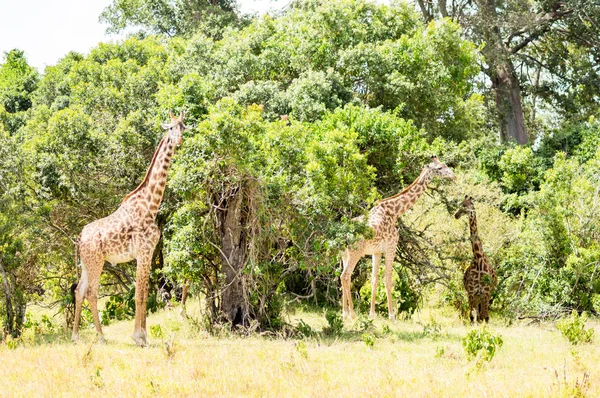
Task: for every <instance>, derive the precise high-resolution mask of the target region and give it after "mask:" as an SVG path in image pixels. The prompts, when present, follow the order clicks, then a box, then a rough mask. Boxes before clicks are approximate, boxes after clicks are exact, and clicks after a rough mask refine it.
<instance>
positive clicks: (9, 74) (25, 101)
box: [0, 49, 39, 134]
mask: <svg viewBox="0 0 600 398" xmlns="http://www.w3.org/2000/svg"><path fill="white" fill-rule="evenodd" d="M38 80H39V74H38V72H37V70H35V69H34V68H32V67H31V66H29V65H28V64H27V60H26V59H25V55H24V52H23V51H21V50H16V49H15V50H12V51H9V52H7V53H4V64H2V65H0V122H2V123H4V125H5V127H6V129H7V130H8V131H9V132H10V133H11V134H14V133H15V132H16V131H17V130H18V129H19V127H21V125H22V124H23V117H24V113H23V112H25V111H26V110H28V109H29V108H31V104H32V101H31V100H32V97H31V94H32V93H33V92H34V91H35V89H36V88H37V84H38Z"/></svg>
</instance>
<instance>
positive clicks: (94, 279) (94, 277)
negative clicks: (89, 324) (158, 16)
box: [87, 269, 105, 343]
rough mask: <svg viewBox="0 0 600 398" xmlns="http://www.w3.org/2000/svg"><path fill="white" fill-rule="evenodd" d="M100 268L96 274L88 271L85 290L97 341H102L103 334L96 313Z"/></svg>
mask: <svg viewBox="0 0 600 398" xmlns="http://www.w3.org/2000/svg"><path fill="white" fill-rule="evenodd" d="M101 271H102V270H101V269H100V270H99V271H98V272H97V274H96V273H90V286H89V288H88V291H87V300H88V303H90V310H91V311H92V316H93V317H94V326H95V327H96V333H98V341H99V342H101V343H104V342H105V340H104V334H103V333H102V326H101V325H100V316H99V315H98V285H99V284H100V272H101Z"/></svg>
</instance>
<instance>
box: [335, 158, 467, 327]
mask: <svg viewBox="0 0 600 398" xmlns="http://www.w3.org/2000/svg"><path fill="white" fill-rule="evenodd" d="M436 176H438V177H441V178H451V179H454V178H455V176H454V173H453V172H452V170H450V168H449V167H448V166H446V164H445V163H442V162H440V161H439V160H438V158H437V157H436V156H432V157H431V163H429V164H428V165H426V166H425V167H423V171H421V174H420V175H419V177H418V178H417V179H416V180H415V181H414V182H413V183H412V184H411V185H409V186H408V187H407V188H405V189H404V190H403V191H402V192H400V193H398V194H396V195H394V196H392V197H389V198H387V199H383V200H380V201H379V202H377V204H376V205H375V207H373V208H372V209H371V212H370V213H369V220H368V221H367V225H368V226H369V227H371V229H372V230H373V237H372V238H371V239H362V240H360V241H358V242H356V243H354V244H353V245H352V246H350V247H347V248H346V249H345V250H344V251H343V252H342V263H343V267H344V268H343V271H342V276H341V280H342V307H343V315H344V318H347V317H351V318H354V317H355V314H354V305H353V303H352V294H351V292H350V279H351V277H352V271H354V267H356V264H357V263H358V260H360V259H361V258H362V257H363V256H365V255H367V254H371V255H373V273H372V275H371V311H370V312H369V317H370V318H371V319H373V318H375V296H376V293H377V284H378V283H379V263H380V262H381V257H382V255H385V289H386V294H387V302H388V315H389V317H390V319H394V317H395V315H394V308H393V306H392V264H393V262H394V257H395V255H396V246H397V245H398V230H397V229H396V222H397V220H398V217H400V216H401V215H402V214H404V213H405V212H406V211H407V210H408V209H410V208H411V207H412V206H413V205H414V204H415V202H416V201H417V199H419V197H420V196H421V195H422V194H423V192H425V189H426V188H427V185H428V184H429V183H430V182H431V180H432V179H433V177H436Z"/></svg>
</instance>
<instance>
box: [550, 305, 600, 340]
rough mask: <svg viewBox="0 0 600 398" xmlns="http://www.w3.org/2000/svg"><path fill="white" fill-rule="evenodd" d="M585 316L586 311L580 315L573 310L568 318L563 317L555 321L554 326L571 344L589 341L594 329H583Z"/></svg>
mask: <svg viewBox="0 0 600 398" xmlns="http://www.w3.org/2000/svg"><path fill="white" fill-rule="evenodd" d="M587 318H588V316H587V313H585V312H583V313H581V315H578V314H577V311H575V310H573V312H571V316H570V317H569V318H563V319H561V320H559V321H558V322H556V328H557V329H558V330H560V332H561V333H562V335H563V336H565V337H566V338H567V340H569V342H571V344H573V345H576V344H579V343H591V342H592V338H593V337H594V329H587V330H585V322H586V321H587Z"/></svg>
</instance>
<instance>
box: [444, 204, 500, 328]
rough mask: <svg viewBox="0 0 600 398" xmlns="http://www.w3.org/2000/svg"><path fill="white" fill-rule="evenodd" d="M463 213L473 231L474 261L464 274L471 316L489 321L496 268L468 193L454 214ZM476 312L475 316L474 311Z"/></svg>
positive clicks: (496, 279)
mask: <svg viewBox="0 0 600 398" xmlns="http://www.w3.org/2000/svg"><path fill="white" fill-rule="evenodd" d="M463 214H468V215H469V229H470V231H471V245H472V246H473V263H472V264H471V265H470V266H469V268H467V270H466V271H465V274H464V275H463V284H464V285H465V290H466V291H467V294H468V296H469V316H470V318H471V322H473V320H474V319H475V320H476V321H477V320H479V321H483V320H485V321H486V322H488V321H489V320H490V316H489V314H488V307H489V303H490V296H491V295H492V292H493V291H494V289H495V288H496V285H497V284H498V278H497V276H496V270H495V269H494V266H493V265H492V264H491V263H490V262H489V260H488V258H487V257H486V255H485V253H484V252H483V245H482V244H481V239H479V234H478V233H477V216H476V214H475V206H474V205H473V198H472V197H470V196H468V195H466V196H465V200H463V202H462V203H461V204H460V208H459V209H458V211H457V212H456V214H455V215H454V217H456V218H457V219H458V218H460V217H461V216H462V215H463ZM474 312H475V314H476V315H475V317H474V316H473V313H474Z"/></svg>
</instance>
